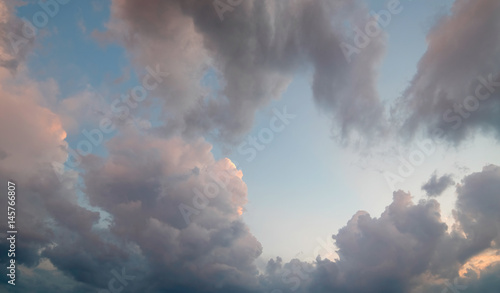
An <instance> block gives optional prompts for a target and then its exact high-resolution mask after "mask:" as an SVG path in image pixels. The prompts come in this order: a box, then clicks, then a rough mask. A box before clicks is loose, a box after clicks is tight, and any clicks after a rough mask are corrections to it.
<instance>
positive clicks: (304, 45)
mask: <svg viewBox="0 0 500 293" xmlns="http://www.w3.org/2000/svg"><path fill="white" fill-rule="evenodd" d="M213 3H214V1H193V0H188V1H185V0H183V1H174V0H170V1H160V0H155V1H148V2H147V4H146V3H145V2H144V1H113V4H112V19H111V21H110V22H109V23H108V30H107V31H106V32H104V33H95V34H94V35H96V36H97V37H98V38H101V39H104V38H108V37H111V38H115V39H117V38H118V39H120V40H122V42H123V43H124V44H125V46H126V47H127V49H128V51H129V52H130V53H131V56H132V60H133V61H134V62H135V63H136V64H139V65H140V66H141V67H143V66H146V65H150V66H151V65H153V64H157V63H159V64H162V66H163V68H167V69H168V71H169V73H171V76H169V79H168V80H166V82H165V83H163V84H162V87H161V89H160V91H159V92H157V94H158V95H159V96H161V97H163V98H164V99H165V101H166V103H165V107H164V109H163V110H164V119H165V120H167V121H168V124H167V128H166V129H165V131H167V133H171V132H172V131H173V132H177V131H179V130H180V131H181V132H182V133H184V134H191V135H195V134H204V133H209V132H211V131H213V130H217V131H218V136H219V137H220V138H221V139H223V141H225V142H234V141H237V140H238V138H240V137H241V135H242V134H244V133H245V132H246V131H248V130H249V129H250V128H251V127H252V124H253V120H254V116H255V112H256V111H257V110H259V109H262V108H263V107H265V106H266V105H268V104H269V103H270V101H271V100H272V99H277V98H280V96H281V94H282V93H283V91H284V90H285V89H286V88H287V86H288V84H289V83H290V82H291V81H292V79H293V77H294V75H295V74H296V73H298V72H299V70H307V69H312V71H313V79H312V91H313V95H314V99H315V101H316V102H317V104H318V106H319V107H320V108H321V109H322V111H324V113H326V114H327V115H328V116H331V117H332V119H333V122H334V124H333V128H334V131H335V134H336V135H338V137H339V138H341V139H343V140H344V142H347V141H348V140H349V138H350V137H351V135H352V136H353V137H355V138H357V139H359V138H360V136H361V137H362V136H365V137H367V138H368V139H372V138H373V139H376V138H378V137H379V136H380V135H383V134H384V133H385V126H384V125H385V124H384V123H383V120H384V119H383V115H382V112H383V107H382V105H381V104H380V102H379V99H378V96H377V94H376V90H375V78H376V74H375V72H374V70H375V67H376V64H377V63H378V62H379V61H380V57H381V55H382V53H383V51H384V50H383V42H382V39H383V33H381V34H380V35H378V36H376V37H374V38H371V40H370V43H369V45H368V46H367V47H366V48H365V49H364V50H363V51H362V52H360V53H359V54H357V55H356V56H355V58H354V57H352V59H353V60H352V61H351V62H350V63H348V62H347V59H346V57H345V56H344V54H343V52H342V49H341V46H340V45H341V43H342V42H343V41H344V40H347V38H348V36H350V35H351V32H350V31H349V29H348V28H345V25H346V24H350V25H352V26H353V27H354V26H355V27H361V28H364V26H365V25H366V23H367V21H368V20H369V13H368V12H369V11H368V10H367V9H366V8H365V7H364V4H362V3H361V2H360V1H323V0H314V1H313V0H308V1H242V2H241V4H240V5H239V6H237V7H235V8H234V9H233V10H232V11H230V12H226V14H225V15H224V21H221V20H220V19H219V17H218V15H217V12H216V9H215V8H214V4H213ZM209 68H212V69H213V71H212V74H216V75H217V76H218V80H219V85H220V86H219V88H218V89H217V90H216V92H215V93H213V92H212V93H210V91H209V90H208V89H207V88H204V87H203V86H202V85H201V80H202V79H203V77H204V75H205V74H206V73H207V72H209V71H207V69H209ZM212 94H214V95H215V96H216V98H213V97H211V95H212ZM304 98H305V97H304Z"/></svg>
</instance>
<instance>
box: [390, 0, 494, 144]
mask: <svg viewBox="0 0 500 293" xmlns="http://www.w3.org/2000/svg"><path fill="white" fill-rule="evenodd" d="M499 14H500V2H498V1H495V0H480V1H468V0H457V1H455V3H454V5H453V7H452V10H451V13H450V15H448V16H445V17H443V19H441V20H440V21H439V22H438V24H437V25H436V26H435V27H434V28H433V29H432V30H431V31H430V32H429V33H428V36H427V42H428V48H427V51H426V52H425V54H424V56H423V57H422V58H421V60H420V62H419V64H418V71H417V73H416V75H415V76H414V77H413V80H412V81H411V83H410V85H409V87H408V88H407V89H406V91H405V92H404V94H403V96H402V98H401V99H400V101H399V103H397V104H396V105H395V106H394V108H393V114H394V118H395V119H396V121H399V122H401V133H402V134H403V135H404V136H407V137H411V136H413V135H414V134H415V133H416V132H417V131H419V130H424V131H425V132H428V133H429V134H431V135H434V136H435V135H438V136H441V134H439V133H436V132H440V130H437V129H441V130H443V131H444V138H446V139H447V140H448V141H449V142H451V143H452V144H458V143H460V142H462V141H464V140H465V139H466V138H468V137H470V136H472V135H475V134H477V133H480V132H486V133H492V134H493V135H494V136H495V137H496V138H497V139H500V120H499V119H500V116H499V115H498V107H499V106H500V102H499V101H500V100H499V96H500V75H499V74H500V35H499V34H498V27H499V26H500V19H499V18H498V17H497V16H498V15H499Z"/></svg>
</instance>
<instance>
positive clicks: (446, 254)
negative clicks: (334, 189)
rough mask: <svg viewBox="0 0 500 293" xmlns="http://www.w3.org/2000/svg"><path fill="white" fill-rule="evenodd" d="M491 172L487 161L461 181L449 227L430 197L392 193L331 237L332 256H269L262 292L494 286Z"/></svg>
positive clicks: (498, 256)
mask: <svg viewBox="0 0 500 293" xmlns="http://www.w3.org/2000/svg"><path fill="white" fill-rule="evenodd" d="M499 172H500V167H498V166H487V167H485V168H484V169H483V170H482V171H481V172H477V173H474V174H471V175H469V176H467V177H465V178H464V179H463V180H462V183H461V184H460V186H459V187H457V194H458V198H457V203H456V210H455V212H454V214H455V220H456V222H455V224H454V225H453V226H452V227H448V226H447V225H446V224H445V223H444V222H443V220H442V219H441V215H440V206H439V203H438V202H437V201H436V200H435V199H429V200H421V201H419V202H418V203H414V202H413V201H412V199H411V195H410V194H409V193H405V192H403V191H397V192H395V193H394V194H393V202H392V203H391V204H390V205H389V206H388V207H387V208H386V209H385V211H384V212H383V213H382V215H381V216H380V217H379V218H373V217H371V216H370V215H369V214H368V213H367V212H364V211H360V212H358V213H356V214H355V215H354V216H353V217H352V219H351V220H349V221H348V222H347V224H346V226H345V227H343V228H342V229H340V230H339V231H338V233H337V234H335V235H333V238H334V240H335V245H336V247H337V248H338V250H337V253H338V255H339V259H338V260H336V261H331V260H328V259H323V260H322V259H320V258H319V257H318V258H317V259H316V261H315V262H314V263H307V262H301V261H298V260H293V261H291V262H289V263H286V264H284V263H283V261H282V260H281V258H276V259H272V260H270V261H269V262H268V265H267V268H266V271H265V274H263V275H262V276H261V284H263V286H265V288H266V290H267V291H266V290H264V292H275V293H277V292H444V291H443V290H450V291H451V292H453V290H458V292H478V290H479V289H481V290H483V291H485V292H493V291H492V290H497V288H498V287H497V284H498V272H499V269H500V266H499V265H500V250H499V247H498V243H499V240H498V235H499V230H498V228H499V227H500V219H499V218H498V213H497V212H496V211H497V210H498V204H499V201H500V195H499V193H498V190H500V189H499V188H498V187H499V186H498V184H499V182H500V180H499V179H500V173H499ZM273 289H274V290H275V291H272V290H273Z"/></svg>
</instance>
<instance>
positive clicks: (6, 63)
mask: <svg viewBox="0 0 500 293" xmlns="http://www.w3.org/2000/svg"><path fill="white" fill-rule="evenodd" d="M19 5H20V3H16V2H15V1H5V0H1V1H0V67H3V68H7V69H9V70H10V72H12V73H14V72H16V70H17V67H18V66H19V64H20V63H22V62H23V61H24V60H25V58H26V56H27V54H28V53H29V52H30V51H31V49H32V47H33V43H34V38H33V37H31V36H32V35H33V31H32V30H31V29H30V26H29V25H27V24H26V23H24V22H23V21H22V20H20V19H19V18H17V17H16V16H15V13H14V12H15V9H16V7H17V6H19Z"/></svg>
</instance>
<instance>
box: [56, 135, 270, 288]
mask: <svg viewBox="0 0 500 293" xmlns="http://www.w3.org/2000/svg"><path fill="white" fill-rule="evenodd" d="M107 149H108V152H109V157H108V158H97V157H92V156H89V157H88V158H85V159H84V160H83V163H82V166H84V168H85V170H86V172H85V175H84V176H83V178H84V182H85V190H84V191H85V193H86V195H87V196H88V199H89V202H90V204H91V205H94V206H96V207H99V208H101V209H103V210H104V211H105V212H107V213H108V214H109V218H110V223H109V227H108V228H107V229H108V230H109V233H110V235H111V236H110V237H112V238H114V239H115V240H114V241H117V242H118V243H120V244H121V245H122V246H123V247H126V246H127V245H129V246H133V247H134V249H133V251H129V252H128V253H129V255H132V256H134V257H132V258H133V259H138V260H140V262H141V263H144V264H146V266H145V268H144V270H141V271H140V272H139V273H137V274H138V275H141V276H142V277H143V280H144V282H142V283H141V285H139V286H140V288H142V289H141V290H151V291H150V292H155V290H169V291H171V292H178V291H179V292H180V290H183V291H182V292H191V291H190V290H192V291H193V292H213V290H216V289H217V290H220V292H245V290H249V289H251V288H256V286H257V285H258V283H257V279H256V276H257V268H256V267H255V265H254V263H253V262H254V260H255V259H256V258H257V257H258V256H259V255H260V253H261V251H262V247H261V245H260V243H259V242H258V241H257V240H256V239H255V237H254V236H253V235H252V234H251V233H250V232H249V229H248V227H247V226H246V225H245V224H244V223H243V222H242V219H241V217H240V213H239V209H240V208H241V207H242V206H243V205H244V204H245V203H246V200H247V199H246V194H247V188H246V185H245V183H244V182H243V181H242V179H241V177H242V176H241V175H242V174H241V171H238V170H236V168H235V166H234V164H232V163H231V162H230V161H229V160H228V159H222V160H220V161H215V160H214V158H213V156H212V154H211V145H210V144H208V143H207V142H205V141H203V140H201V139H200V140H197V141H194V142H192V143H186V142H185V141H184V140H182V139H180V138H171V139H169V140H164V139H160V138H155V137H152V136H147V135H140V134H137V133H130V132H129V133H127V134H123V135H120V136H118V137H115V138H113V139H111V140H110V141H109V143H108V144H107ZM217 182H219V183H217ZM181 207H183V209H184V210H183V209H182V208H181ZM183 211H190V213H189V215H187V218H188V219H189V221H185V219H186V215H183ZM192 211H194V212H192ZM125 244H127V245H125ZM63 257H65V255H62V256H61V258H63ZM87 258H89V259H90V258H92V256H90V255H89V256H87ZM64 270H65V271H66V272H67V273H69V274H72V275H74V276H75V277H78V276H79V275H80V271H78V270H75V269H74V268H73V267H72V266H71V265H67V266H66V267H65V268H64ZM106 272H107V271H101V270H99V269H97V270H96V271H94V272H93V274H96V275H98V274H102V273H106ZM193 280H196V282H193ZM235 290H236V291H235ZM238 290H240V291H238ZM144 292H147V291H144Z"/></svg>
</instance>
